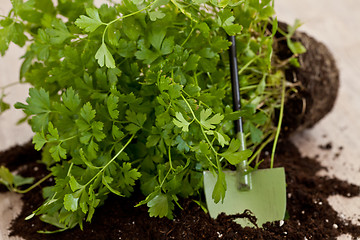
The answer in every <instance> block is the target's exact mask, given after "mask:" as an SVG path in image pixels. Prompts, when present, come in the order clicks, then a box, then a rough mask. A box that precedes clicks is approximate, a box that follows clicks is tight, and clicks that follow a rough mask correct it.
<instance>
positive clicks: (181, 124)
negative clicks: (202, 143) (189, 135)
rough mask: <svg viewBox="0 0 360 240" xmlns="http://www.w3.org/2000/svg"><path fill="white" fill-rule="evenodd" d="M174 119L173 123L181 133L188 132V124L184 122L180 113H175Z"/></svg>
mask: <svg viewBox="0 0 360 240" xmlns="http://www.w3.org/2000/svg"><path fill="white" fill-rule="evenodd" d="M175 117H176V119H173V123H174V124H175V125H176V126H177V127H179V128H181V129H182V131H184V132H188V131H189V126H190V123H189V122H188V121H186V120H185V118H184V116H183V115H182V113H181V112H177V113H175Z"/></svg>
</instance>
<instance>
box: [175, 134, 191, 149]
mask: <svg viewBox="0 0 360 240" xmlns="http://www.w3.org/2000/svg"><path fill="white" fill-rule="evenodd" d="M175 143H176V144H177V149H178V150H179V151H180V152H188V151H189V150H190V148H189V146H188V145H187V143H186V142H185V141H184V140H183V139H182V137H181V136H180V135H178V136H177V137H176V139H175Z"/></svg>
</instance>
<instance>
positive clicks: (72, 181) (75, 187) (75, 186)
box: [69, 176, 84, 192]
mask: <svg viewBox="0 0 360 240" xmlns="http://www.w3.org/2000/svg"><path fill="white" fill-rule="evenodd" d="M69 184H70V188H71V191H73V192H76V191H77V190H79V189H81V188H83V187H84V186H83V185H81V184H80V183H78V182H77V181H76V179H75V177H74V176H70V180H69Z"/></svg>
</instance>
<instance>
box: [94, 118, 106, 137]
mask: <svg viewBox="0 0 360 240" xmlns="http://www.w3.org/2000/svg"><path fill="white" fill-rule="evenodd" d="M103 128H104V124H103V123H102V122H99V121H94V122H93V123H92V124H91V129H92V135H93V136H94V137H95V139H96V141H98V142H100V141H101V140H103V139H104V138H105V137H106V135H105V134H104V133H103Z"/></svg>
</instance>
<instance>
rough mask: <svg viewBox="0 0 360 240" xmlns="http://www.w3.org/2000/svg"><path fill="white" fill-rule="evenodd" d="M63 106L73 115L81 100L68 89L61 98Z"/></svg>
mask: <svg viewBox="0 0 360 240" xmlns="http://www.w3.org/2000/svg"><path fill="white" fill-rule="evenodd" d="M61 98H62V100H63V102H64V105H65V106H66V107H67V108H68V109H69V110H70V111H71V112H73V113H75V112H77V111H78V108H79V106H80V103H81V100H80V97H79V95H78V94H76V93H75V91H74V89H73V88H72V87H70V88H68V89H67V90H66V92H64V93H63V94H62V96H61Z"/></svg>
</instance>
